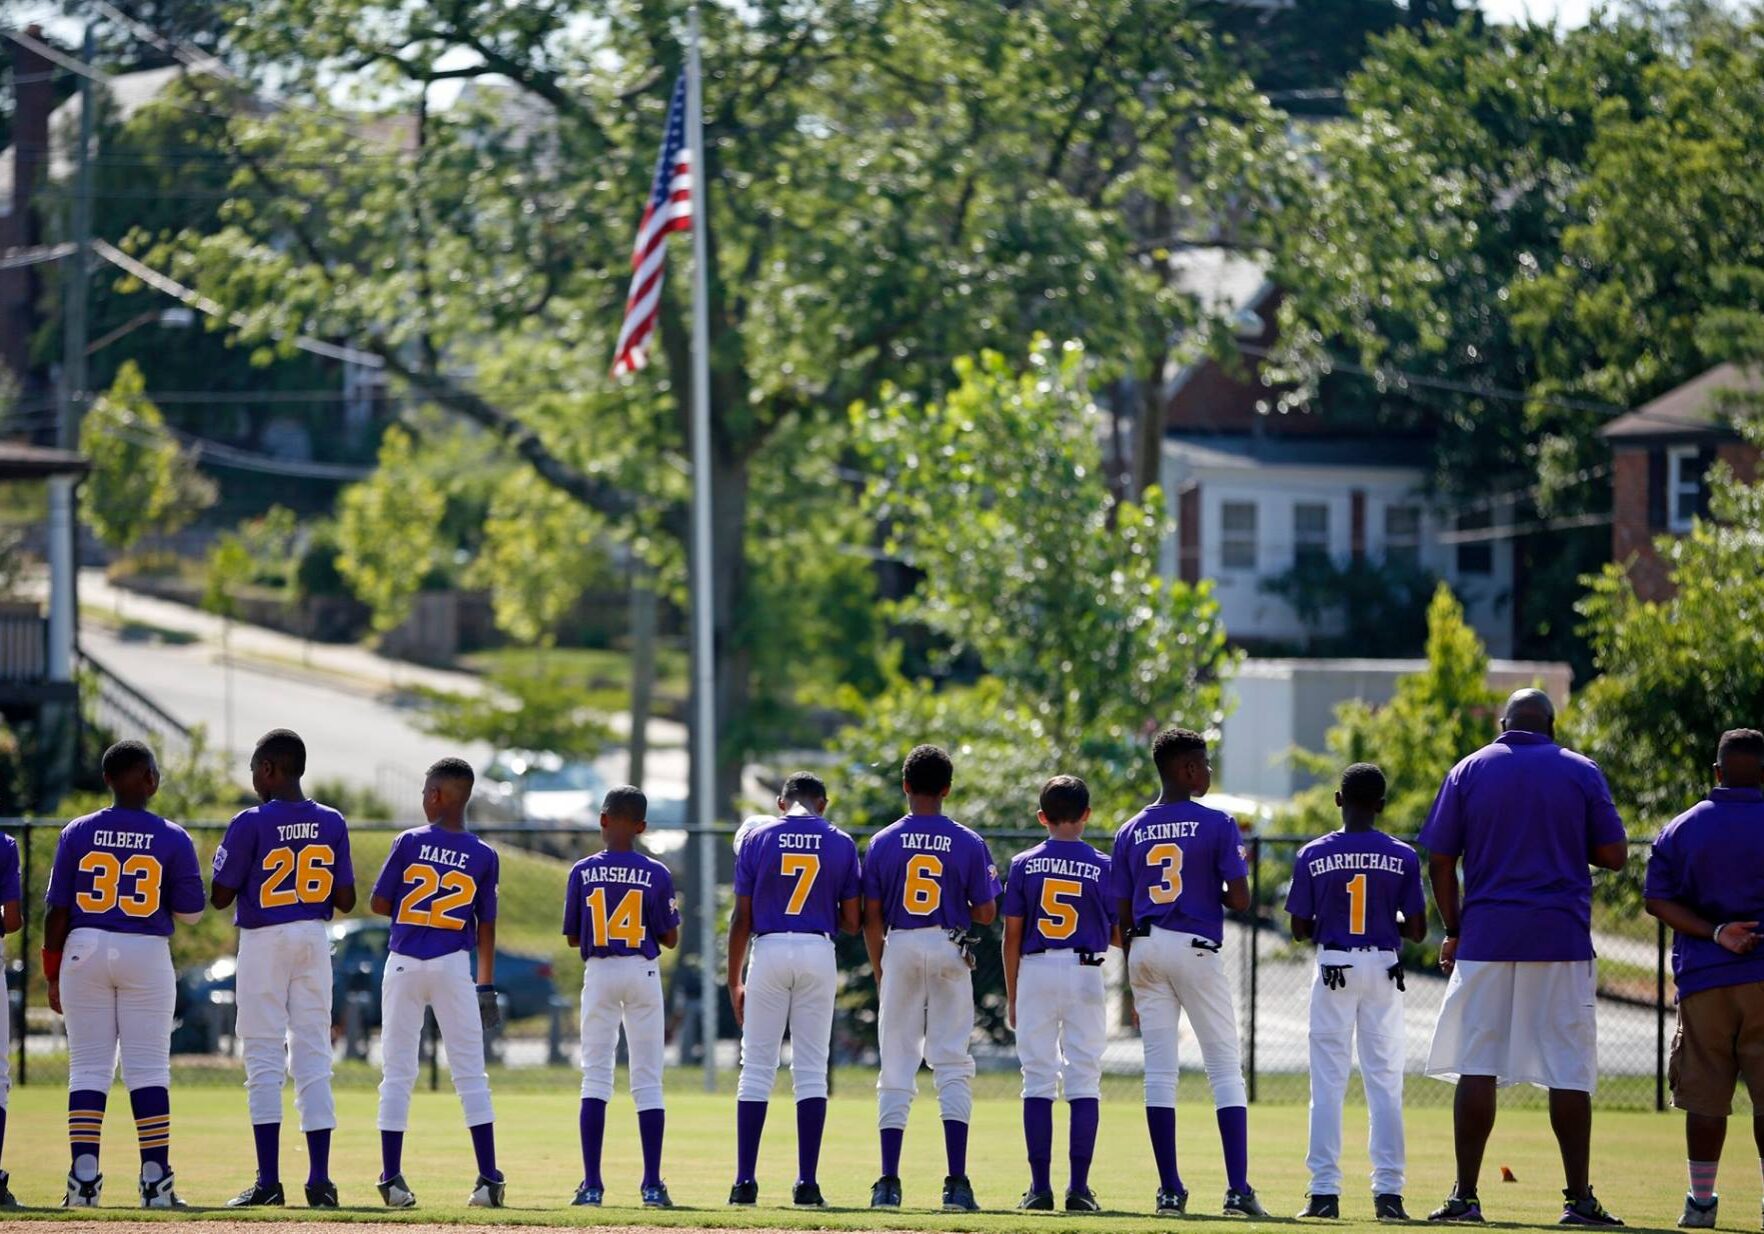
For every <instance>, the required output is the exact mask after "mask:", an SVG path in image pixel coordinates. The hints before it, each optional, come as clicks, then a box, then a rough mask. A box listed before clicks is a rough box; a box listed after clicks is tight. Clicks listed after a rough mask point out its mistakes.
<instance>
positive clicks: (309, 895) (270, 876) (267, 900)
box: [258, 844, 337, 908]
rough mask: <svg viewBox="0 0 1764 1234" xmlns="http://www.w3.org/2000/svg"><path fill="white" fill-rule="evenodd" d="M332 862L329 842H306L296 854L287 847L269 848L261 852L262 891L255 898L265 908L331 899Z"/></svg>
mask: <svg viewBox="0 0 1764 1234" xmlns="http://www.w3.org/2000/svg"><path fill="white" fill-rule="evenodd" d="M336 861H337V854H336V853H335V852H334V851H333V850H332V848H331V846H330V845H329V844H308V845H307V846H306V847H305V848H302V849H301V850H300V854H299V856H295V854H294V850H293V849H291V848H272V849H270V851H269V852H267V853H265V854H264V855H263V890H262V891H260V892H259V893H258V899H259V900H260V901H262V903H263V906H264V907H265V908H291V907H293V906H294V905H296V904H324V903H326V902H327V901H328V900H330V898H331V884H332V882H333V881H335V880H334V876H333V875H332V874H331V867H332V866H333V865H334V864H336ZM296 871H298V874H296Z"/></svg>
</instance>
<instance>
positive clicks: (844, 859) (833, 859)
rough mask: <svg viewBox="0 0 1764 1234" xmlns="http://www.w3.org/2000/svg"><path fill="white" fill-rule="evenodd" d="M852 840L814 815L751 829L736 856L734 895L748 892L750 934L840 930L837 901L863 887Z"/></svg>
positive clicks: (790, 817)
mask: <svg viewBox="0 0 1764 1234" xmlns="http://www.w3.org/2000/svg"><path fill="white" fill-rule="evenodd" d="M860 870H861V867H860V866H859V864H858V851H857V844H856V843H855V842H854V841H853V840H852V838H851V837H850V836H848V835H846V834H845V833H844V832H843V831H841V830H839V828H837V827H835V826H834V825H833V824H832V823H829V822H828V821H827V820H826V819H824V818H819V817H816V816H815V815H813V814H786V815H784V817H782V818H780V819H778V820H777V821H776V822H773V823H766V824H764V825H762V826H759V827H756V828H754V830H752V831H751V832H749V833H748V834H747V836H746V837H745V838H744V839H743V840H742V842H741V849H740V851H739V852H738V853H737V854H736V857H735V894H736V895H738V896H751V897H753V932H754V933H755V934H825V935H826V936H827V937H828V938H831V937H833V935H835V934H837V933H838V932H839V906H840V904H842V903H843V902H844V901H846V900H855V899H856V898H857V897H858V895H859V894H860V893H861V892H862V890H863V887H862V885H861V884H860V882H859V878H860Z"/></svg>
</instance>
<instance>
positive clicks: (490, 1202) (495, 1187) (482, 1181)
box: [466, 1170, 508, 1208]
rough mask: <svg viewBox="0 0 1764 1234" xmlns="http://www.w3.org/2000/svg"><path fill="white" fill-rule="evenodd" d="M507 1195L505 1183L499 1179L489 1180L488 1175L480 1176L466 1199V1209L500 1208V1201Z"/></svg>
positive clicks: (506, 1184)
mask: <svg viewBox="0 0 1764 1234" xmlns="http://www.w3.org/2000/svg"><path fill="white" fill-rule="evenodd" d="M497 1173H501V1171H500V1170H499V1171H497ZM507 1194H508V1183H507V1182H505V1181H504V1180H502V1179H500V1178H491V1177H490V1176H489V1175H488V1174H480V1175H478V1181H477V1182H475V1183H473V1184H472V1193H471V1194H470V1195H469V1196H467V1197H466V1207H467V1208H501V1207H502V1199H503V1197H504V1196H505V1195H507Z"/></svg>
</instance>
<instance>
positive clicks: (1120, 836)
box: [1110, 728, 1267, 1217]
mask: <svg viewBox="0 0 1764 1234" xmlns="http://www.w3.org/2000/svg"><path fill="white" fill-rule="evenodd" d="M1152 762H1153V763H1154V764H1155V765H1156V767H1157V769H1158V778H1159V780H1160V781H1161V782H1162V785H1163V791H1162V793H1161V794H1160V795H1159V797H1158V799H1157V800H1156V801H1154V802H1153V803H1152V804H1151V805H1149V806H1147V807H1146V808H1145V809H1143V810H1141V811H1140V812H1139V813H1138V814H1136V815H1134V816H1133V817H1132V818H1131V819H1129V820H1128V821H1127V822H1126V824H1125V825H1123V826H1122V828H1121V830H1120V831H1118V832H1116V833H1115V851H1114V858H1113V862H1112V864H1111V867H1110V877H1111V878H1112V880H1113V883H1114V895H1115V899H1116V901H1117V906H1118V912H1119V914H1120V922H1121V935H1122V938H1121V942H1122V945H1123V946H1124V947H1126V948H1127V978H1128V981H1129V982H1130V983H1131V984H1132V987H1133V1004H1134V1007H1135V1009H1136V1010H1137V1012H1138V1015H1139V1031H1140V1037H1141V1038H1142V1039H1143V1041H1144V1043H1145V1121H1146V1128H1147V1130H1148V1131H1149V1132H1150V1134H1151V1144H1152V1156H1153V1157H1154V1158H1155V1159H1156V1161H1157V1165H1158V1195H1157V1200H1156V1204H1157V1211H1158V1212H1159V1213H1163V1214H1166V1215H1172V1216H1174V1215H1179V1214H1181V1213H1184V1212H1186V1211H1187V1208H1188V1191H1187V1190H1186V1189H1185V1188H1184V1187H1183V1186H1182V1176H1181V1175H1180V1174H1179V1173H1178V1172H1177V1168H1176V1078H1177V1061H1176V1045H1177V1033H1178V1030H1179V1028H1180V1017H1181V1015H1182V1013H1184V1012H1186V1013H1187V1014H1188V1022H1189V1024H1190V1025H1191V1026H1192V1027H1193V1028H1194V1035H1195V1037H1196V1038H1197V1039H1198V1040H1199V1042H1200V1050H1201V1062H1202V1064H1203V1065H1204V1066H1205V1067H1206V1071H1207V1081H1208V1084H1209V1085H1210V1086H1211V1087H1212V1090H1213V1106H1214V1109H1215V1112H1216V1116H1217V1118H1218V1122H1219V1139H1220V1141H1221V1142H1222V1143H1223V1145H1224V1150H1225V1177H1226V1183H1227V1188H1226V1191H1225V1215H1226V1216H1228V1217H1232V1216H1236V1217H1263V1216H1266V1215H1267V1213H1266V1212H1265V1211H1264V1210H1263V1208H1262V1206H1261V1204H1260V1203H1259V1202H1258V1201H1257V1199H1256V1193H1255V1189H1254V1188H1252V1187H1251V1186H1250V1184H1249V1124H1248V1110H1247V1105H1248V1101H1249V1091H1248V1089H1247V1088H1246V1087H1245V1086H1244V1082H1243V1067H1242V1064H1241V1063H1240V1062H1239V1056H1238V1045H1237V1009H1236V1006H1235V1005H1234V1003H1233V1001H1232V997H1231V985H1230V982H1229V981H1228V980H1227V979H1226V975H1225V962H1224V957H1223V956H1221V955H1220V949H1221V947H1222V946H1223V943H1224V939H1225V910H1226V909H1230V910H1231V911H1233V912H1241V911H1243V910H1244V909H1246V908H1248V907H1249V867H1248V865H1246V864H1245V862H1244V857H1243V839H1242V834H1241V833H1240V832H1239V830H1238V827H1237V821H1236V820H1235V819H1233V818H1232V817H1231V816H1230V815H1229V814H1223V813H1221V812H1219V811H1218V810H1214V809H1210V808H1208V807H1207V806H1203V805H1201V804H1200V803H1199V802H1197V801H1195V800H1194V798H1196V797H1200V796H1204V795H1205V794H1206V792H1207V790H1208V789H1209V788H1211V787H1212V783H1213V772H1212V766H1211V764H1209V763H1208V761H1207V743H1206V739H1205V738H1203V737H1202V736H1201V735H1200V734H1199V733H1192V732H1189V731H1188V730H1187V729H1180V728H1167V729H1165V730H1164V731H1163V732H1161V733H1159V734H1158V735H1157V737H1156V738H1155V739H1154V740H1153V742H1152Z"/></svg>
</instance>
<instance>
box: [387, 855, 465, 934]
mask: <svg viewBox="0 0 1764 1234" xmlns="http://www.w3.org/2000/svg"><path fill="white" fill-rule="evenodd" d="M404 876H405V877H406V878H408V879H410V881H411V883H412V886H411V889H410V890H409V891H408V892H407V893H405V897H404V899H402V900H400V901H399V902H398V916H397V917H396V920H397V922H398V924H399V925H412V926H428V927H429V928H430V929H431V930H463V929H465V918H464V917H455V916H454V915H453V914H454V911H455V910H457V909H461V908H464V907H465V906H466V905H468V904H470V903H471V902H472V901H473V900H474V899H476V898H477V895H478V882H477V880H476V879H474V878H473V877H472V876H471V875H469V874H465V873H462V872H461V871H459V870H449V871H447V873H445V874H442V873H441V872H440V871H438V870H436V869H435V867H434V866H426V865H410V866H407V867H405V871H404Z"/></svg>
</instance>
